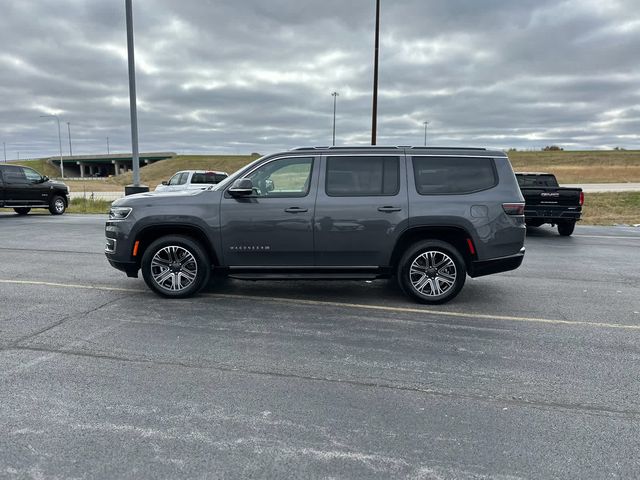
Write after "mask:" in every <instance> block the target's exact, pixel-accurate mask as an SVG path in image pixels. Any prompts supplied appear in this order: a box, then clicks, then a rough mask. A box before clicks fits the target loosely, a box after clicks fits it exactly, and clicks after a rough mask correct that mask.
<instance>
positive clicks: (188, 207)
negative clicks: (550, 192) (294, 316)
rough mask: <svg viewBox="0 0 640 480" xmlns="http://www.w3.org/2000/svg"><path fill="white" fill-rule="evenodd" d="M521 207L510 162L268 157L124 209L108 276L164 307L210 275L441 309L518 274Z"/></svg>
mask: <svg viewBox="0 0 640 480" xmlns="http://www.w3.org/2000/svg"><path fill="white" fill-rule="evenodd" d="M525 230H526V227H525V223H524V199H523V197H522V194H521V193H520V189H519V187H518V183H517V181H516V178H515V176H514V174H513V170H512V168H511V164H510V163H509V159H508V158H507V155H506V154H505V153H504V152H501V151H490V150H486V149H475V148H464V149H457V148H422V147H308V148H298V149H294V150H291V151H288V152H282V153H277V154H275V155H268V156H265V157H262V158H260V159H258V160H256V161H254V162H253V163H251V164H249V165H247V166H246V167H244V168H242V169H240V170H239V171H237V172H236V173H234V174H232V175H231V176H229V177H228V178H227V179H225V180H223V181H222V182H221V183H219V184H217V185H215V186H212V187H210V188H208V189H207V190H203V191H183V192H170V193H142V194H138V195H132V196H129V197H126V198H123V199H120V200H116V201H115V202H114V203H113V205H112V208H111V211H110V213H109V220H108V221H107V224H106V237H107V239H106V248H105V252H106V255H107V258H108V260H109V263H111V265H112V266H113V267H115V268H117V269H119V270H122V271H124V272H126V274H127V275H128V276H130V277H137V276H138V271H140V270H141V271H142V276H143V278H144V280H145V282H146V283H147V285H148V286H149V287H150V288H151V289H152V290H153V291H155V292H156V293H158V294H160V295H162V296H166V297H174V298H180V297H187V296H190V295H193V294H195V293H197V292H198V291H199V290H200V289H201V288H203V287H204V286H205V285H207V284H208V282H209V278H210V275H211V273H212V271H213V270H216V271H217V272H220V273H222V274H224V275H227V276H229V277H233V278H239V279H246V280H260V279H264V280H286V279H322V280H325V279H340V280H343V279H374V278H385V277H392V276H396V277H397V280H398V283H399V284H400V286H401V287H402V289H403V291H404V292H405V293H406V294H407V295H408V296H410V297H412V298H413V299H415V300H417V301H420V302H423V303H430V304H437V303H444V302H447V301H449V300H451V299H452V298H453V297H455V296H456V295H457V294H458V293H459V292H460V290H461V289H462V286H463V285H464V282H465V279H466V276H467V274H468V275H470V276H471V277H479V276H483V275H488V274H492V273H498V272H504V271H507V270H513V269H515V268H518V267H519V266H520V264H521V263H522V259H523V257H524V248H523V244H524V238H525Z"/></svg>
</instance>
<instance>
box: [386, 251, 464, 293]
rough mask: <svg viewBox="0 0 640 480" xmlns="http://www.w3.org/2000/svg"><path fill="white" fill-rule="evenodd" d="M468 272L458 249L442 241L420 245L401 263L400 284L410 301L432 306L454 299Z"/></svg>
mask: <svg viewBox="0 0 640 480" xmlns="http://www.w3.org/2000/svg"><path fill="white" fill-rule="evenodd" d="M466 277H467V269H466V266H465V263H464V260H463V258H462V256H461V255H460V253H459V252H458V250H456V248H455V247H453V246H452V245H450V244H448V243H446V242H442V241H439V240H426V241H424V242H419V243H416V244H414V245H412V246H411V247H409V249H408V250H407V251H406V252H405V254H404V255H403V256H402V258H401V259H400V263H399V264H398V283H399V284H400V287H402V290H403V291H404V293H406V294H407V295H408V296H410V297H411V298H413V299H415V300H417V301H419V302H422V303H428V304H432V305H436V304H439V303H446V302H448V301H449V300H451V299H453V298H454V297H455V296H456V295H458V293H460V290H461V289H462V286H463V285H464V282H465V280H466Z"/></svg>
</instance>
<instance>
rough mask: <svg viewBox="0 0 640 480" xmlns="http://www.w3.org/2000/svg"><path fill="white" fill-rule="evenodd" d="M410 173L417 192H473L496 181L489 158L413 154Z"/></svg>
mask: <svg viewBox="0 0 640 480" xmlns="http://www.w3.org/2000/svg"><path fill="white" fill-rule="evenodd" d="M413 173H414V177H415V181H416V189H417V190H418V193H419V194H421V195H445V194H463V193H473V192H479V191H481V190H487V189H489V188H491V187H494V186H495V185H496V184H497V183H498V182H497V176H496V171H495V166H494V163H493V159H491V158H467V157H413Z"/></svg>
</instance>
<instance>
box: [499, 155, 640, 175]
mask: <svg viewBox="0 0 640 480" xmlns="http://www.w3.org/2000/svg"><path fill="white" fill-rule="evenodd" d="M509 159H510V160H511V165H513V169H514V170H515V171H521V172H522V171H529V172H549V173H553V174H555V176H556V177H557V178H558V181H559V182H560V183H625V182H640V151H638V150H606V151H605V150H602V151H601V150H592V151H582V152H581V151H551V152H509Z"/></svg>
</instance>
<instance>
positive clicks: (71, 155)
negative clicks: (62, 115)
mask: <svg viewBox="0 0 640 480" xmlns="http://www.w3.org/2000/svg"><path fill="white" fill-rule="evenodd" d="M67 130H68V132H69V156H70V157H73V150H71V122H67Z"/></svg>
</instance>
